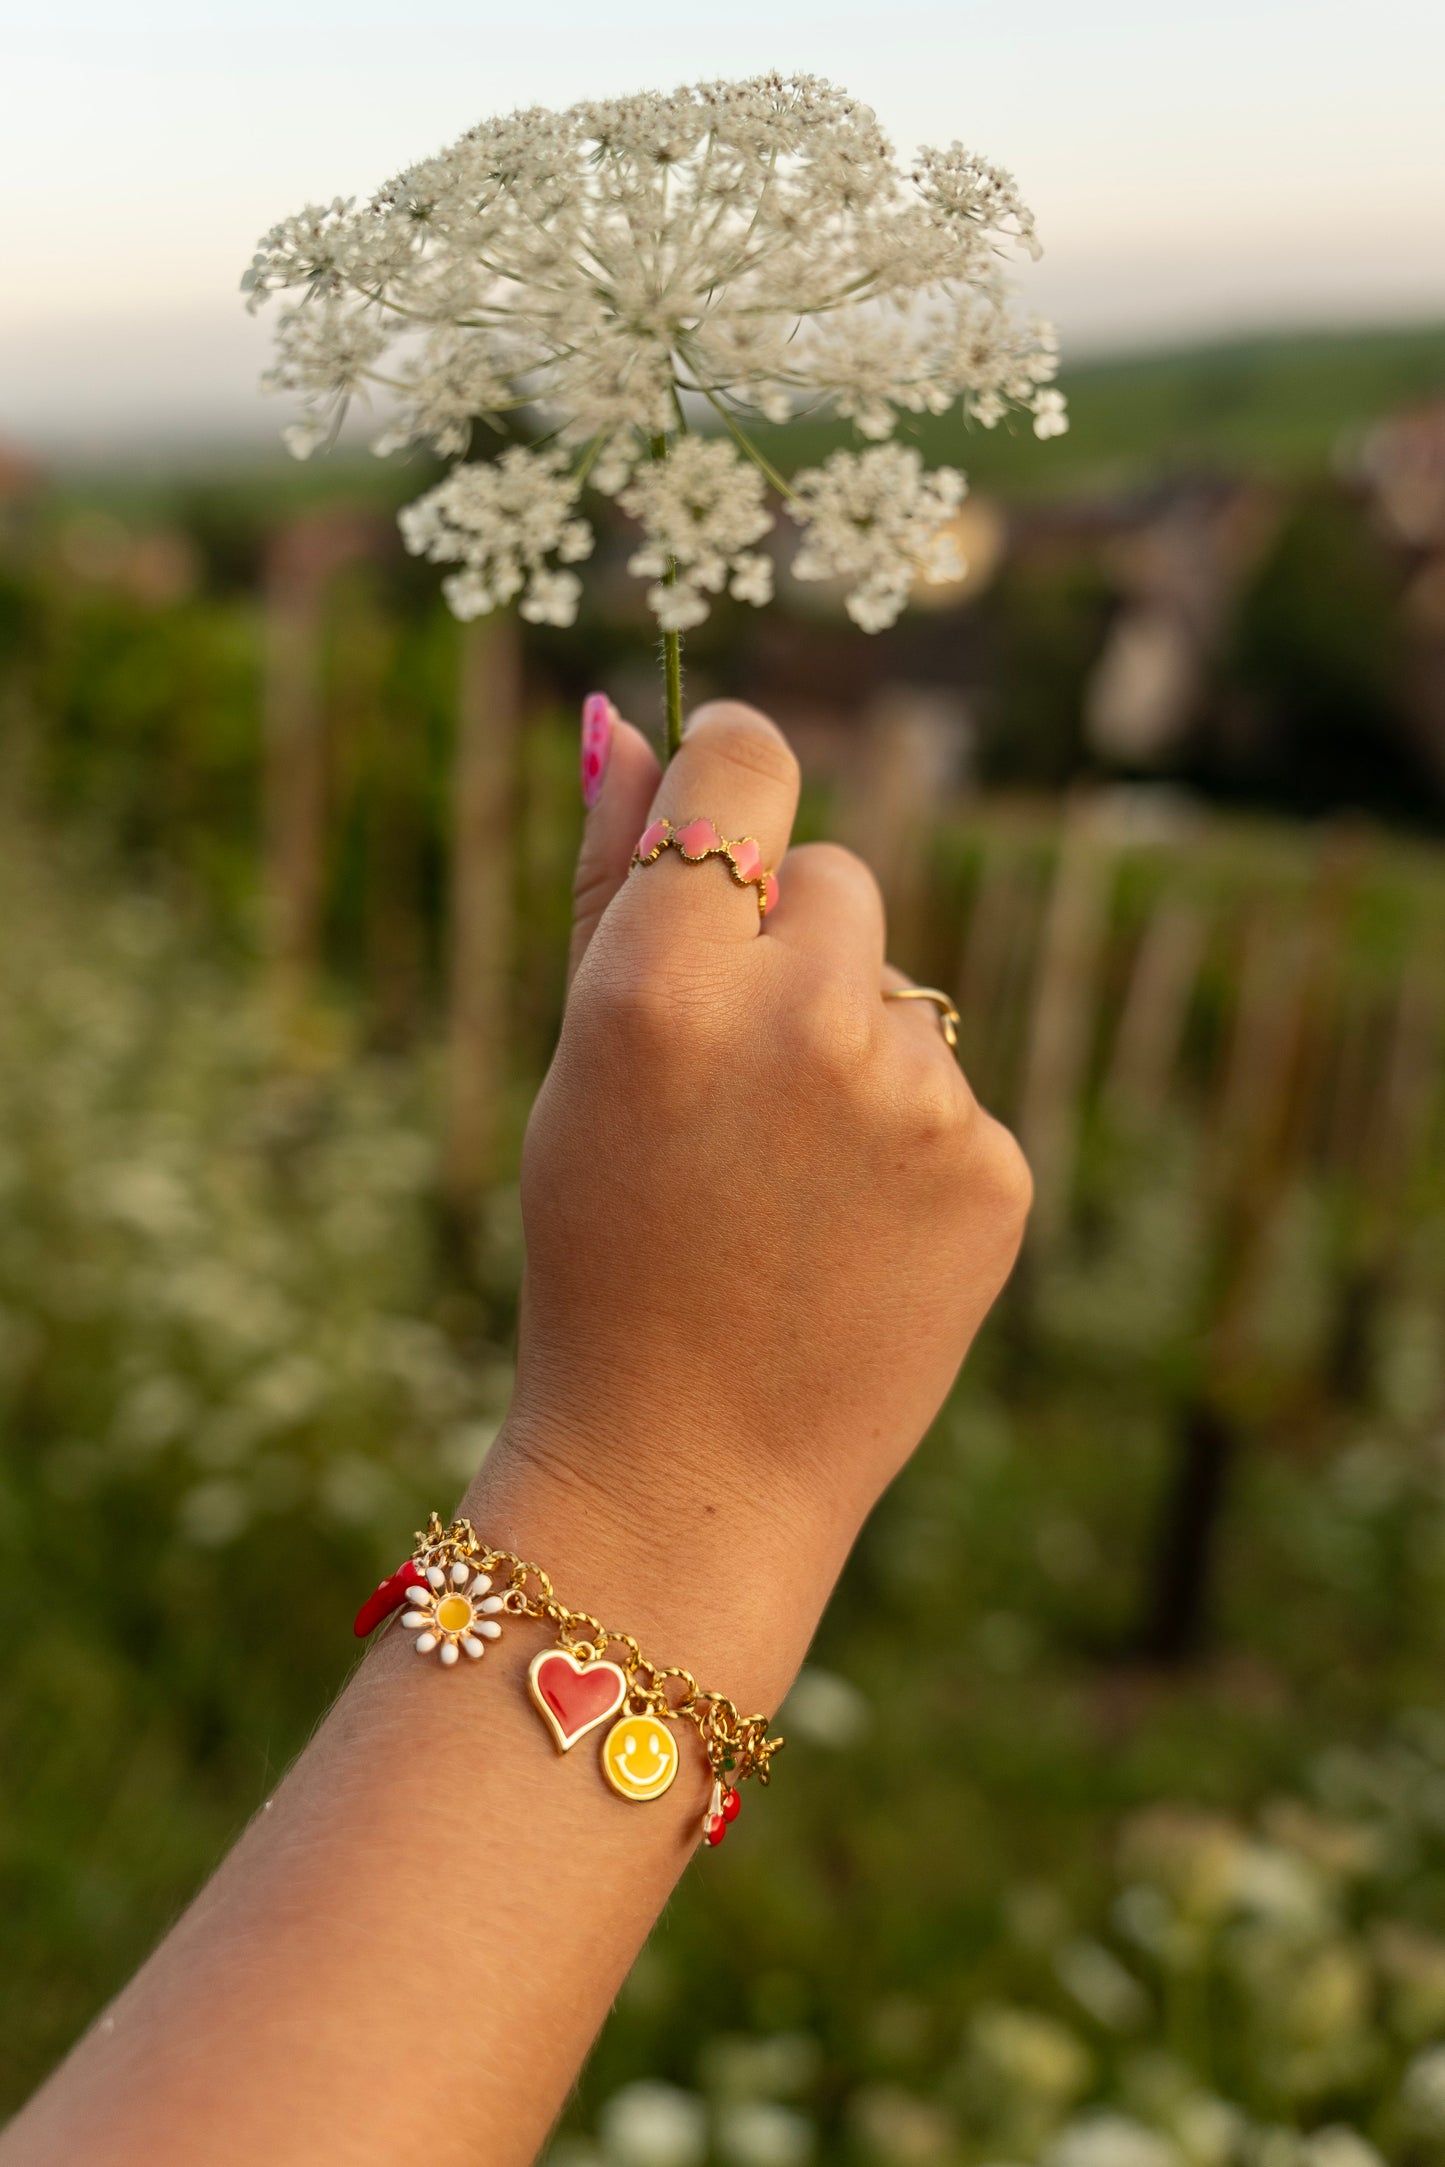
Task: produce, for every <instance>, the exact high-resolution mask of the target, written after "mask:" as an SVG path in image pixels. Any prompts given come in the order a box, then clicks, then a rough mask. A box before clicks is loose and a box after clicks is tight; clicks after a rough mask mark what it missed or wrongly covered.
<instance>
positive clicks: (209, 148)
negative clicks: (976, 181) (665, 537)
mask: <svg viewBox="0 0 1445 2167" xmlns="http://www.w3.org/2000/svg"><path fill="white" fill-rule="evenodd" d="M773 67H776V68H780V69H783V70H786V71H793V70H806V71H808V72H810V73H813V74H818V75H826V76H829V77H831V78H832V80H833V81H835V82H837V83H840V84H842V85H843V86H845V87H846V88H847V89H848V90H850V91H851V92H853V93H854V95H856V96H858V97H861V98H864V99H866V100H867V102H868V103H869V104H871V105H872V106H874V107H875V108H876V110H877V112H878V114H879V116H880V118H881V119H882V121H883V123H884V125H885V126H886V127H887V128H888V130H889V132H890V133H891V134H892V136H893V138H894V140H895V142H896V143H897V144H898V145H899V147H900V149H903V150H911V149H912V148H913V147H914V146H915V145H916V144H917V143H919V142H949V141H951V140H952V139H953V138H954V137H960V138H962V140H963V141H964V142H966V143H967V144H969V145H970V147H971V148H974V149H977V150H979V151H982V152H984V153H985V154H986V155H987V156H989V157H991V158H994V159H996V160H997V161H998V162H1000V163H1002V164H1004V165H1007V166H1009V167H1010V168H1011V169H1012V170H1013V171H1014V172H1015V173H1016V174H1017V175H1018V177H1019V180H1020V182H1021V184H1022V187H1023V191H1024V194H1025V196H1026V198H1027V199H1028V200H1029V201H1030V202H1031V203H1032V205H1033V206H1034V209H1035V211H1036V213H1037V216H1038V224H1039V232H1040V235H1041V237H1042V239H1043V241H1044V244H1045V251H1046V253H1045V256H1044V260H1043V262H1042V263H1041V264H1040V265H1039V266H1038V267H1037V269H1036V270H1034V271H1032V272H1030V273H1029V274H1028V276H1027V280H1026V285H1025V291H1026V293H1027V295H1028V297H1029V300H1030V302H1031V303H1036V304H1037V305H1038V306H1039V307H1040V308H1042V309H1044V310H1046V311H1047V312H1049V313H1051V314H1053V315H1054V316H1055V318H1056V320H1057V321H1058V324H1059V327H1060V330H1061V333H1062V335H1063V340H1064V350H1065V358H1066V361H1067V356H1068V354H1069V353H1070V352H1071V351H1072V352H1075V353H1080V354H1084V353H1096V352H1098V351H1099V350H1101V349H1109V348H1128V347H1134V346H1139V345H1143V344H1159V343H1162V342H1169V341H1174V340H1184V339H1192V338H1197V337H1200V336H1210V335H1218V334H1223V333H1227V332H1230V331H1234V330H1240V329H1249V328H1257V327H1269V328H1272V327H1276V326H1285V325H1298V324H1331V325H1334V324H1349V323H1360V322H1368V321H1378V322H1392V321H1410V320H1419V319H1433V318H1438V319H1440V320H1441V321H1442V322H1445V117H1442V116H1445V9H1442V8H1440V7H1439V6H1438V5H1435V4H1433V0H1432V4H1430V5H1426V4H1425V0H1370V4H1369V5H1365V4H1363V0H1361V4H1358V5H1354V6H1346V5H1341V4H1339V0H1256V4H1254V5H1252V6H1251V5H1245V4H1242V0H1209V5H1208V6H1198V5H1189V4H1186V0H1151V4H1142V0H1092V4H1090V0H1034V4H1033V5H1031V6H1029V7H1015V8H1012V9H1009V8H1004V7H1001V6H999V5H998V4H997V0H993V4H991V5H989V6H983V5H981V4H979V0H951V4H929V5H921V4H920V5H900V6H893V7H890V6H888V4H887V0H877V4H876V5H875V6H873V7H872V8H870V9H868V10H866V11H865V10H850V9H848V8H846V7H842V8H840V7H836V6H824V5H822V4H821V0H776V4H774V5H771V6H760V5H753V4H751V0H748V4H743V5H735V6H732V7H729V8H720V7H713V8H711V9H708V10H701V9H696V10H691V11H689V10H686V9H683V8H681V7H674V8H673V9H670V10H664V9H662V8H660V7H657V6H652V5H644V4H642V0H612V4H610V5H608V4H603V0H593V4H591V5H588V6H583V5H580V4H577V0H561V4H558V0H535V4H527V0H514V4H513V5H512V6H510V7H508V8H506V9H503V8H501V7H498V6H496V5H493V4H490V0H482V4H479V5H476V6H474V7H471V8H466V9H458V8H440V7H437V6H436V5H434V4H433V0H417V4H416V5H415V6H413V7H411V8H409V9H402V8H399V7H397V6H395V5H392V6H387V7H383V6H380V5H378V4H377V0H351V4H350V5H346V6H343V5H341V4H340V0H290V4H288V5H285V6H281V5H278V4H276V0H251V4H249V5H244V6H243V5H239V4H236V0H169V4H162V5H157V4H155V0H135V4H134V5H118V4H117V0H104V4H95V0H90V4H82V5H77V6H70V7H65V6H64V4H63V0H61V4H60V5H59V6H57V7H56V9H55V11H54V12H53V13H51V14H49V16H48V17H47V18H46V19H45V20H42V19H41V17H40V13H39V10H38V8H37V6H36V4H35V0H25V4H24V5H23V7H22V6H20V5H17V4H16V0H0V185H3V191H4V201H5V203H6V205H7V207H8V216H6V217H5V219H4V222H3V227H0V233H3V239H0V440H8V441H10V442H20V443H33V444H35V445H37V446H40V447H43V448H56V447H60V446H65V445H69V446H71V447H72V448H74V447H77V446H80V447H87V448H91V447H94V448H100V447H104V446H106V445H108V444H112V443H116V442H126V441H129V442H135V441H138V440H141V439H145V438H151V437H157V436H174V437H179V438H188V439H195V438H198V437H206V436H217V437H232V438H234V437H237V436H240V435H245V434H251V435H255V434H259V433H264V432H267V431H269V430H270V429H271V428H273V427H275V426H279V424H280V422H281V421H282V420H283V419H285V418H286V417H285V416H284V415H283V414H282V413H281V412H280V410H279V407H277V406H276V405H274V404H273V403H271V402H263V401H261V400H260V399H259V398H258V397H257V395H256V393H255V389H254V385H255V377H256V374H257V372H258V370H259V368H260V367H261V366H262V364H263V361H264V349H265V345H266V333H265V330H264V318H263V319H262V326H263V327H262V328H258V326H257V325H255V324H253V323H251V322H249V321H248V319H247V318H246V317H245V315H244V313H243V311H242V308H241V305H240V301H239V298H238V296H237V292H236V285H237V280H238V278H239V274H240V272H241V269H242V267H243V266H244V264H245V262H246V261H247V259H248V257H249V255H250V253H251V250H252V248H253V247H254V245H255V241H256V238H257V236H258V234H259V233H260V232H261V231H262V230H263V228H265V227H267V226H269V225H270V224H271V223H272V222H273V221H274V220H275V219H276V218H278V217H280V216H283V215H285V214H286V213H288V212H291V211H293V210H297V209H299V208H300V207H301V205H302V204H303V203H304V202H306V201H308V200H312V199H315V198H318V197H319V198H323V199H324V198H329V197H331V196H333V195H351V194H366V193H368V192H369V191H370V190H371V188H372V187H373V186H374V185H375V184H376V183H378V182H379V181H381V180H383V179H384V178H385V177H386V176H387V175H388V174H390V173H391V172H393V171H395V170H396V169H397V168H398V167H399V166H402V165H404V164H406V163H408V162H409V161H410V160H411V159H413V158H416V157H419V156H422V155H424V154H425V153H427V152H429V151H431V150H434V149H436V148H438V147H439V146H440V145H442V144H443V143H445V142H447V141H449V140H450V139H451V138H452V137H454V136H456V135H458V134H460V132H461V131H462V129H463V128H465V127H467V126H468V125H469V124H470V123H471V122H473V121H474V120H478V119H481V118H483V117H484V116H485V115H487V114H489V113H494V112H502V111H506V110H508V109H510V108H511V107H513V106H516V105H529V104H548V105H560V104H567V103H570V102H571V101H572V100H574V99H576V98H579V97H595V96H605V95H609V94H611V93H614V92H619V91H624V90H634V89H640V88H649V87H661V88H671V87H672V86H673V85H674V84H676V83H679V82H686V81H691V80H694V79H696V78H698V77H703V76H716V75H746V74H752V73H756V72H758V71H760V70H763V69H766V68H773Z"/></svg>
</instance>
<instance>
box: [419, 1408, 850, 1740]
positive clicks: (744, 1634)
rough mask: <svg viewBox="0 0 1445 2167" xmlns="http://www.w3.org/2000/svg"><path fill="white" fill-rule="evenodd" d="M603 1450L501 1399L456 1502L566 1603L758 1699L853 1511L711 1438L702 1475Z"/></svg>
mask: <svg viewBox="0 0 1445 2167" xmlns="http://www.w3.org/2000/svg"><path fill="white" fill-rule="evenodd" d="M638 1444H639V1440H638V1438H637V1436H636V1433H635V1432H634V1433H633V1434H632V1438H631V1441H630V1445H629V1448H628V1449H626V1450H617V1449H614V1442H613V1440H612V1439H610V1438H608V1437H607V1436H606V1435H605V1434H604V1433H603V1432H602V1430H601V1429H600V1427H597V1428H592V1429H591V1430H590V1431H589V1433H588V1434H587V1435H585V1436H583V1435H581V1434H579V1433H578V1431H577V1430H576V1429H575V1428H574V1427H573V1426H572V1424H570V1423H568V1422H567V1421H566V1420H565V1419H564V1420H562V1421H558V1420H556V1419H553V1418H549V1419H547V1420H545V1421H543V1420H541V1419H540V1418H539V1417H538V1416H537V1415H536V1414H535V1413H534V1412H530V1411H523V1410H517V1409H514V1411H513V1413H512V1414H511V1415H510V1416H509V1417H508V1420H507V1422H506V1424H505V1425H504V1426H503V1429H502V1430H501V1432H500V1433H499V1435H498V1437H497V1439H496V1442H495V1443H494V1445H493V1446H492V1449H491V1451H490V1453H489V1454H488V1456H487V1460H486V1462H485V1464H484V1466H483V1468H482V1470H481V1472H480V1473H479V1475H478V1476H477V1478H476V1479H475V1481H474V1482H473V1483H472V1484H471V1486H470V1487H469V1489H468V1491H467V1494H466V1497H465V1499H464V1500H463V1502H462V1505H461V1507H460V1510H461V1511H462V1512H464V1513H465V1514H466V1515H467V1516H468V1517H469V1518H470V1519H471V1520H472V1522H473V1524H474V1525H475V1526H476V1528H477V1529H478V1532H479V1533H482V1534H483V1535H484V1536H485V1538H486V1539H487V1540H488V1541H489V1542H493V1543H496V1544H497V1545H498V1546H499V1547H503V1548H506V1549H508V1550H511V1551H514V1552H515V1553H516V1554H517V1555H519V1556H522V1557H525V1558H527V1559H528V1560H529V1561H531V1562H533V1563H535V1564H537V1565H539V1566H541V1567H542V1568H543V1569H544V1570H545V1571H546V1572H547V1574H548V1575H549V1576H550V1578H551V1580H552V1582H553V1584H554V1586H555V1587H556V1588H557V1591H558V1594H559V1596H560V1597H561V1599H562V1600H563V1601H565V1602H566V1603H567V1604H568V1605H569V1607H571V1608H573V1609H578V1610H585V1611H589V1612H591V1613H592V1614H593V1615H594V1616H596V1617H598V1618H600V1619H601V1621H602V1623H603V1624H604V1626H606V1627H607V1628H608V1630H609V1631H615V1632H619V1633H621V1632H627V1633H631V1634H632V1635H633V1636H634V1637H635V1638H637V1639H638V1640H640V1641H641V1642H642V1643H643V1645H644V1647H645V1649H646V1652H647V1654H648V1656H649V1657H650V1658H652V1659H653V1660H654V1661H656V1662H657V1663H658V1664H660V1665H662V1664H674V1663H675V1664H679V1665H681V1666H683V1667H685V1668H686V1669H688V1670H690V1671H691V1672H692V1673H693V1674H694V1676H695V1677H696V1678H697V1679H698V1681H699V1683H700V1684H702V1685H704V1686H706V1687H708V1688H710V1689H712V1690H715V1691H719V1692H723V1693H726V1694H727V1695H728V1696H729V1697H730V1698H732V1699H733V1700H735V1701H736V1702H737V1703H738V1705H739V1706H740V1707H741V1706H743V1705H744V1704H746V1706H747V1707H749V1708H753V1709H757V1710H759V1711H765V1712H771V1711H772V1710H773V1709H774V1708H775V1707H776V1705H777V1703H778V1701H779V1700H780V1699H781V1698H782V1696H783V1694H784V1693H785V1692H786V1691H787V1688H788V1686H789V1685H790V1684H791V1682H792V1679H793V1677H794V1675H795V1674H796V1671H797V1669H798V1666H799V1664H800V1663H801V1662H802V1660H803V1656H804V1654H805V1653H806V1650H807V1646H808V1643H809V1641H810V1640H811V1638H812V1635H813V1632H814V1629H815V1628H816V1625H817V1622H818V1619H819V1617H820V1616H821V1614H822V1610H823V1607H824V1605H825V1604H826V1602H827V1599H828V1596H829V1594H830V1593H831V1590H832V1587H833V1584H834V1581H835V1580H836V1578H837V1576H838V1573H839V1572H840V1570H841V1569H842V1566H843V1563H844V1560H845V1559H846V1557H847V1554H848V1551H849V1549H850V1548H851V1546H852V1542H853V1539H854V1537H855V1535H856V1533H857V1527H858V1517H861V1515H860V1516H858V1517H853V1516H850V1515H848V1514H847V1513H845V1512H843V1511H840V1510H839V1509H838V1504H837V1500H836V1499H834V1500H833V1501H832V1503H831V1505H830V1504H829V1503H828V1502H827V1501H822V1500H818V1499H814V1498H811V1497H808V1496H805V1495H800V1494H799V1491H798V1488H797V1486H796V1485H795V1484H793V1483H791V1482H788V1481H784V1480H779V1481H776V1482H774V1481H768V1482H767V1483H763V1482H762V1481H761V1480H760V1479H759V1478H758V1477H756V1476H752V1477H750V1476H749V1474H748V1472H747V1463H746V1462H741V1463H737V1462H729V1461H728V1458H727V1455H726V1450H725V1448H724V1449H723V1451H722V1454H721V1465H720V1468H719V1471H718V1473H717V1474H716V1476H715V1477H714V1478H713V1479H710V1480H709V1479H707V1478H706V1476H705V1475H703V1474H701V1473H700V1472H699V1471H697V1470H695V1469H694V1468H693V1466H692V1465H691V1463H690V1462H688V1461H687V1460H685V1459H683V1458H681V1457H680V1456H679V1455H678V1454H677V1452H676V1449H675V1444H674V1449H673V1453H672V1458H671V1460H669V1459H668V1458H667V1457H666V1456H665V1455H663V1454H661V1453H659V1454H657V1456H655V1457H654V1456H653V1454H652V1453H644V1452H642V1451H640V1450H639V1449H638Z"/></svg>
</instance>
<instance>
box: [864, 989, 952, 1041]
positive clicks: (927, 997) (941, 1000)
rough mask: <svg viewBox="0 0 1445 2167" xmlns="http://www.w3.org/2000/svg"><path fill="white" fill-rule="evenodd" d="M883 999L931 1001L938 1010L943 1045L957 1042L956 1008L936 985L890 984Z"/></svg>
mask: <svg viewBox="0 0 1445 2167" xmlns="http://www.w3.org/2000/svg"><path fill="white" fill-rule="evenodd" d="M883 998H884V1000H885V1001H932V1003H933V1005H934V1007H935V1008H936V1009H937V1010H938V1027H939V1029H940V1030H941V1031H942V1033H943V1043H944V1044H945V1046H950V1047H953V1046H957V1044H958V1010H957V1009H956V1008H955V1007H954V1005H953V1003H952V1001H951V1000H950V999H949V998H948V995H947V994H946V993H940V992H939V990H938V988H937V986H890V987H888V989H887V991H886V992H885V993H884V995H883Z"/></svg>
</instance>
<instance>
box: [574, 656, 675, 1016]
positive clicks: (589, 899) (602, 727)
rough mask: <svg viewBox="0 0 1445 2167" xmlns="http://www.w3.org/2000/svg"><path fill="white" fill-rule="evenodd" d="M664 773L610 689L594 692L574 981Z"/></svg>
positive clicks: (587, 726) (587, 714) (586, 729)
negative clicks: (614, 702)
mask: <svg viewBox="0 0 1445 2167" xmlns="http://www.w3.org/2000/svg"><path fill="white" fill-rule="evenodd" d="M661 772H662V770H661V768H660V767H659V766H658V761H657V755H656V753H655V752H654V751H653V749H652V747H651V746H650V745H649V744H648V742H647V739H646V738H645V737H644V736H643V735H642V732H641V731H640V730H634V729H633V727H632V724H631V723H630V722H624V721H623V720H622V718H621V716H620V715H619V714H618V712H617V710H616V708H615V707H614V706H613V705H612V702H611V701H610V700H609V699H608V698H607V696H606V695H605V693H600V692H594V693H592V694H591V695H590V696H589V697H588V699H587V700H586V701H585V702H584V704H583V708H582V797H583V802H584V803H585V804H586V806H587V822H586V826H585V827H584V828H583V830H582V848H581V850H580V851H579V853H578V857H577V872H576V876H575V878H574V880H573V883H572V945H571V947H570V949H569V951H568V955H567V983H568V985H569V986H570V985H571V983H572V980H573V978H574V977H575V976H576V974H577V966H578V964H579V963H580V962H581V961H582V958H583V956H584V955H585V954H586V953H587V943H588V942H589V941H590V940H591V938H592V936H593V934H594V933H595V932H596V931H597V927H598V923H599V921H600V920H601V917H602V913H603V912H604V911H605V910H606V908H607V906H608V904H609V903H610V902H611V901H612V898H613V897H614V896H615V895H616V893H617V891H618V889H619V888H620V887H621V886H622V883H623V882H624V881H625V880H626V878H627V868H628V866H629V865H630V864H631V862H632V846H633V844H634V843H635V842H636V841H637V838H638V835H639V833H640V832H641V829H642V827H643V824H644V822H645V821H646V819H647V808H648V807H649V805H651V803H652V799H653V793H654V792H655V791H656V789H657V782H658V777H659V775H660V774H661Z"/></svg>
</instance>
